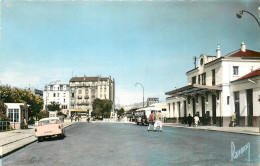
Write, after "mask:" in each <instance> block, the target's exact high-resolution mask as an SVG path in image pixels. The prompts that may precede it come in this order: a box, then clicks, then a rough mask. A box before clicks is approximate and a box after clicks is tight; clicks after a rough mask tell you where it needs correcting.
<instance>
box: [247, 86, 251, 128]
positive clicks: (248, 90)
mask: <svg viewBox="0 0 260 166" xmlns="http://www.w3.org/2000/svg"><path fill="white" fill-rule="evenodd" d="M246 100H247V122H248V126H253V90H252V89H247V90H246Z"/></svg>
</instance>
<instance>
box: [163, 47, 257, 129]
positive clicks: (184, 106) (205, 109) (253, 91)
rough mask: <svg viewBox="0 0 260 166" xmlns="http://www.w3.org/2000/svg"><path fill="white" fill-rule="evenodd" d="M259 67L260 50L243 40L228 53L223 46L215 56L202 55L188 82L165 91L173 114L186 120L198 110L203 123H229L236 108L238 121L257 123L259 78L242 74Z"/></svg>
mask: <svg viewBox="0 0 260 166" xmlns="http://www.w3.org/2000/svg"><path fill="white" fill-rule="evenodd" d="M259 67H260V52H257V51H253V50H249V49H246V46H245V44H244V43H242V44H241V48H240V49H238V50H235V51H233V52H231V53H229V54H227V55H225V56H221V50H220V46H218V47H217V50H216V56H209V55H205V54H202V55H200V57H199V61H198V67H197V68H195V69H192V70H190V71H188V72H187V73H186V75H187V81H188V85H186V86H184V87H181V88H179V89H174V90H171V91H168V92H166V93H165V94H166V95H169V97H168V98H167V99H166V102H167V103H168V110H169V115H170V118H172V120H173V121H175V122H178V123H185V119H186V117H187V116H188V115H189V114H190V115H191V116H195V115H196V114H197V115H199V117H200V120H201V123H202V124H204V125H219V126H228V125H229V123H230V119H231V116H232V114H233V113H234V112H235V114H236V115H237V124H238V125H240V126H257V125H258V119H259V103H258V101H255V99H256V98H254V97H256V96H257V95H260V94H258V93H259V89H258V87H259V85H258V80H255V81H254V80H253V82H254V83H253V82H252V81H249V80H248V78H245V79H242V78H243V76H246V75H248V74H249V73H251V72H254V71H255V70H257V69H258V68H259ZM249 76H251V75H250V74H249ZM257 78H258V77H254V79H257ZM251 84H253V85H251ZM252 103H253V104H254V105H253V104H252Z"/></svg>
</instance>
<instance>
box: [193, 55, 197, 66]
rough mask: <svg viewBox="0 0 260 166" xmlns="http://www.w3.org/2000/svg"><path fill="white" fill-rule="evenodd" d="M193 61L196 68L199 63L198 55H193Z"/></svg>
mask: <svg viewBox="0 0 260 166" xmlns="http://www.w3.org/2000/svg"><path fill="white" fill-rule="evenodd" d="M193 61H194V66H195V68H196V64H197V63H196V62H197V57H196V56H194V57H193Z"/></svg>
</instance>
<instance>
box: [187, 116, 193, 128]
mask: <svg viewBox="0 0 260 166" xmlns="http://www.w3.org/2000/svg"><path fill="white" fill-rule="evenodd" d="M191 122H192V117H191V116H190V114H189V116H188V123H189V126H190V127H191Z"/></svg>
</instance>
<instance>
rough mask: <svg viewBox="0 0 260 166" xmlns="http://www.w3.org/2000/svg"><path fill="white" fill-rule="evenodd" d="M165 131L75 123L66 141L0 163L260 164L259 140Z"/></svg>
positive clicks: (36, 147)
mask: <svg viewBox="0 0 260 166" xmlns="http://www.w3.org/2000/svg"><path fill="white" fill-rule="evenodd" d="M163 130H164V131H163V132H148V131H147V126H137V125H135V124H122V123H76V124H74V125H72V126H70V127H68V128H66V137H65V138H64V139H62V140H59V139H48V140H45V141H43V142H40V143H38V142H34V143H32V144H30V145H28V146H26V147H25V148H23V149H20V150H18V151H16V152H14V153H12V154H10V155H8V156H6V157H4V158H3V159H2V160H3V161H2V162H3V165H4V166H11V165H14V166H17V165H37V166H39V165H91V166H92V165H94V166H99V165H111V166H114V165H120V166H121V165H122V166H125V165H127V166H128V165H129V166H132V165H136V166H140V165H143V166H146V165H151V166H153V165H154V166H155V165H156V166H157V165H171V166H172V165H178V166H179V165H250V164H251V165H259V163H260V137H259V136H252V135H245V134H235V133H224V132H216V131H206V130H193V129H186V128H173V127H164V128H163ZM231 143H233V145H232V146H231ZM232 148H233V150H232ZM231 151H232V152H233V155H231ZM232 156H233V161H231V158H232Z"/></svg>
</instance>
